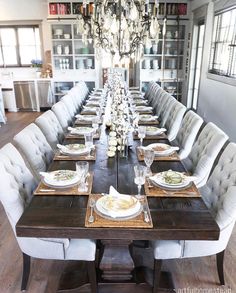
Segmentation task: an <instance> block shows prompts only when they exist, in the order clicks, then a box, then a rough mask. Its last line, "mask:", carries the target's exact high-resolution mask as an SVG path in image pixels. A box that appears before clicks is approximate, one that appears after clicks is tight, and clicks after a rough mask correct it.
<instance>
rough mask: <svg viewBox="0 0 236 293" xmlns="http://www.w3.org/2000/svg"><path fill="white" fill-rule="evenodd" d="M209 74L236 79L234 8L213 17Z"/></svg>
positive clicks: (235, 23) (235, 17)
mask: <svg viewBox="0 0 236 293" xmlns="http://www.w3.org/2000/svg"><path fill="white" fill-rule="evenodd" d="M209 72H210V73H213V74H218V75H223V76H226V77H231V78H236V7H234V8H231V9H230V10H227V11H223V12H220V13H218V14H216V15H215V19H214V31H213V39H212V46H211V60H210V68H209Z"/></svg>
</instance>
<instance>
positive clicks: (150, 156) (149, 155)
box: [144, 149, 155, 176]
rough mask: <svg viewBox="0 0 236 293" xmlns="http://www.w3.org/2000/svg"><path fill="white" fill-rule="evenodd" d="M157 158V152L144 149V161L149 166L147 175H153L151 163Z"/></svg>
mask: <svg viewBox="0 0 236 293" xmlns="http://www.w3.org/2000/svg"><path fill="white" fill-rule="evenodd" d="M154 158H155V153H154V151H153V150H152V149H150V150H149V149H145V150H144V162H145V164H146V166H147V176H151V175H152V171H151V168H150V167H151V165H152V163H153V161H154Z"/></svg>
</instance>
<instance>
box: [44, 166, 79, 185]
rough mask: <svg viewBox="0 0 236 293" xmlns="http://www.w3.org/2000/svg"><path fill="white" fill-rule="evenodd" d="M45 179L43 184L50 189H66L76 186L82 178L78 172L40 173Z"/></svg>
mask: <svg viewBox="0 0 236 293" xmlns="http://www.w3.org/2000/svg"><path fill="white" fill-rule="evenodd" d="M40 175H41V176H42V177H43V183H44V184H46V185H47V186H49V187H55V188H65V187H72V186H74V185H76V184H77V183H78V182H79V180H80V176H79V174H78V173H77V172H76V171H72V170H57V171H52V172H40Z"/></svg>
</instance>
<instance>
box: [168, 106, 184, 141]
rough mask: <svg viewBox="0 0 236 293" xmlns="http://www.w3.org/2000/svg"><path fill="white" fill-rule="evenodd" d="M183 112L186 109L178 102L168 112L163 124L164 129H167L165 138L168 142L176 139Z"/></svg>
mask: <svg viewBox="0 0 236 293" xmlns="http://www.w3.org/2000/svg"><path fill="white" fill-rule="evenodd" d="M185 112H186V107H185V106H184V105H183V104H181V103H180V102H177V101H176V102H175V103H174V105H173V107H172V108H171V111H170V112H169V115H168V117H167V120H166V123H165V127H166V129H167V137H168V139H169V141H172V140H174V139H175V138H176V135H177V133H178V131H179V129H180V125H181V122H182V120H183V116H184V113H185Z"/></svg>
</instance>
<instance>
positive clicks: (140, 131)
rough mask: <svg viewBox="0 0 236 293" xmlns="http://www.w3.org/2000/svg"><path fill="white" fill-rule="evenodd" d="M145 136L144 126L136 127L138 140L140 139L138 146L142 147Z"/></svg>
mask: <svg viewBox="0 0 236 293" xmlns="http://www.w3.org/2000/svg"><path fill="white" fill-rule="evenodd" d="M145 136H146V126H139V127H138V138H140V145H141V146H142V145H143V139H144V137H145Z"/></svg>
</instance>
